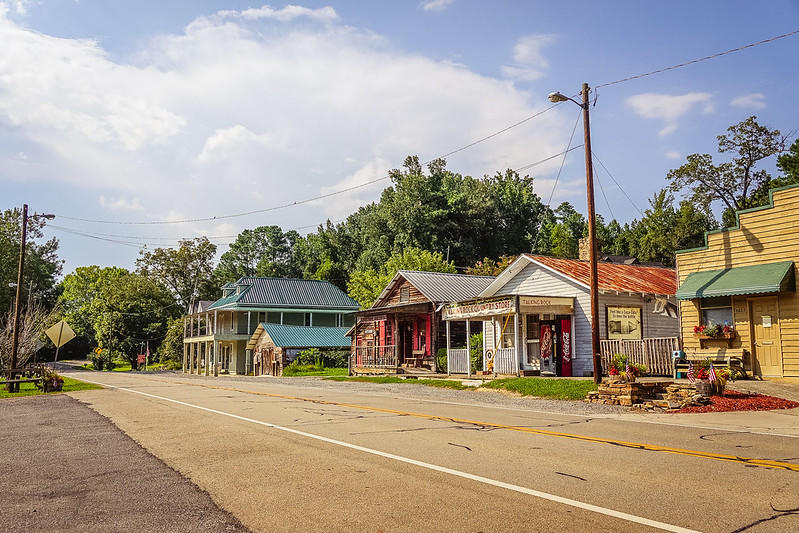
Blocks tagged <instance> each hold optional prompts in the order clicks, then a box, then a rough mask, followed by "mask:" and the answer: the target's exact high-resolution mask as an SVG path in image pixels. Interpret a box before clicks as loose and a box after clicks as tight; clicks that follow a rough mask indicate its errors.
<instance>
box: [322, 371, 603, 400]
mask: <svg viewBox="0 0 799 533" xmlns="http://www.w3.org/2000/svg"><path fill="white" fill-rule="evenodd" d="M326 379H329V380H333V381H360V382H365V383H407V384H411V385H414V384H415V385H426V386H428V387H440V388H446V389H456V390H467V389H475V388H477V387H470V386H468V385H464V384H463V383H462V382H460V381H456V380H450V379H403V378H400V377H398V376H353V377H348V376H334V377H329V378H326ZM480 387H481V388H484V389H502V390H507V391H511V392H516V393H519V394H521V395H523V396H536V397H540V398H555V399H558V400H582V399H583V398H585V395H586V394H587V393H588V392H589V391H592V390H596V388H597V387H596V385H595V384H594V382H593V381H591V380H578V379H549V378H505V379H495V380H493V381H489V382H488V383H485V384H483V385H481V386H480Z"/></svg>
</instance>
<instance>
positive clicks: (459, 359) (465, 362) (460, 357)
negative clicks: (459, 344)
mask: <svg viewBox="0 0 799 533" xmlns="http://www.w3.org/2000/svg"><path fill="white" fill-rule="evenodd" d="M447 363H448V365H449V372H450V374H468V373H469V350H467V349H466V348H450V349H449V350H447Z"/></svg>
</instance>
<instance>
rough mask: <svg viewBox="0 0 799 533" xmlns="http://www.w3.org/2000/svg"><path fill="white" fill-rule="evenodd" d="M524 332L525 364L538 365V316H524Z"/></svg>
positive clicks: (539, 328)
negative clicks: (525, 343)
mask: <svg viewBox="0 0 799 533" xmlns="http://www.w3.org/2000/svg"><path fill="white" fill-rule="evenodd" d="M526 330H527V363H528V364H531V365H535V364H538V359H539V357H540V355H541V350H540V348H541V345H540V344H539V336H540V335H541V320H540V317H539V315H538V314H530V315H527V316H526Z"/></svg>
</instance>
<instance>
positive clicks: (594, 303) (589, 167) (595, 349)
mask: <svg viewBox="0 0 799 533" xmlns="http://www.w3.org/2000/svg"><path fill="white" fill-rule="evenodd" d="M582 96H583V101H582V103H580V102H578V101H577V100H575V99H573V98H570V97H568V96H566V95H564V94H561V93H560V92H554V93H550V94H549V96H548V98H549V101H550V102H552V103H558V102H565V101H566V100H570V101H572V102H574V103H575V104H577V105H578V106H580V107H582V108H583V130H584V135H585V141H584V142H583V146H585V181H586V188H587V194H588V246H589V248H590V249H591V251H590V255H589V258H590V259H589V261H590V271H591V353H592V354H593V361H594V383H599V382H601V381H602V358H601V355H600V349H599V287H598V285H599V283H598V280H597V266H596V263H597V259H596V252H597V250H596V249H597V245H596V215H595V214H594V165H593V161H592V159H591V125H590V121H589V117H588V108H589V105H588V84H587V83H583V90H582Z"/></svg>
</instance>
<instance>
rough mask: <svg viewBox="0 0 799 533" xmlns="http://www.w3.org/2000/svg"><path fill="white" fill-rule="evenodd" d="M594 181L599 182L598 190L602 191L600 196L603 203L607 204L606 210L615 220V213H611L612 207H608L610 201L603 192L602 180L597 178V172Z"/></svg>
mask: <svg viewBox="0 0 799 533" xmlns="http://www.w3.org/2000/svg"><path fill="white" fill-rule="evenodd" d="M596 182H597V183H598V184H599V190H600V191H601V192H602V198H604V199H605V205H606V206H608V212H609V213H610V216H611V219H612V220H616V215H614V214H613V208H612V207H610V202H608V197H607V195H606V194H605V188H604V187H603V186H602V180H601V179H599V173H597V175H596Z"/></svg>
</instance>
